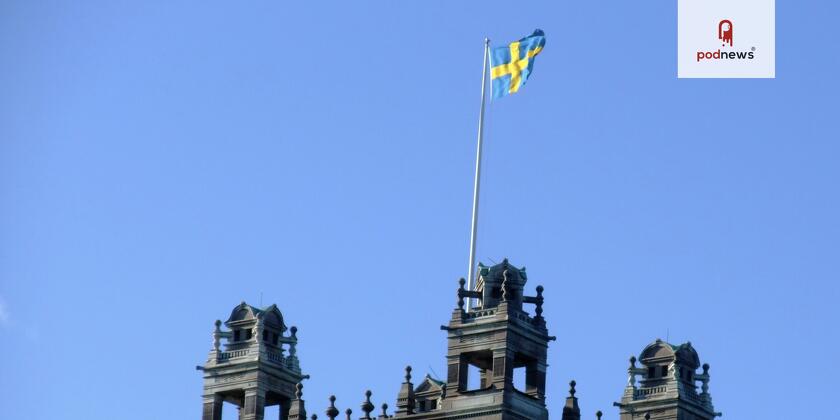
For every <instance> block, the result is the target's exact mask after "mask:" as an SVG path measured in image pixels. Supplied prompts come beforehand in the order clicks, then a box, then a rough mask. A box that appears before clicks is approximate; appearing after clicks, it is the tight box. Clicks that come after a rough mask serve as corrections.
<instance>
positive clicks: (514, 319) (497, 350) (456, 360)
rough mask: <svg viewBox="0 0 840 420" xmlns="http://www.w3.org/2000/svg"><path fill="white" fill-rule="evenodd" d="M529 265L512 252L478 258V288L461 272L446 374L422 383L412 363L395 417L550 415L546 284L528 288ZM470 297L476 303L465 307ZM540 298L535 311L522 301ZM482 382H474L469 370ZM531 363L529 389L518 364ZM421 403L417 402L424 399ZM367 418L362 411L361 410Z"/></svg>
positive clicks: (537, 419)
mask: <svg viewBox="0 0 840 420" xmlns="http://www.w3.org/2000/svg"><path fill="white" fill-rule="evenodd" d="M526 281H527V276H526V275H525V269H524V268H522V269H518V268H516V267H514V266H513V265H511V264H509V263H508V261H507V260H505V261H504V262H502V263H501V264H498V265H495V266H493V267H486V266H483V265H479V279H478V281H477V284H476V290H466V289H464V283H465V282H464V280H463V279H461V281H460V287H459V289H458V308H456V309H455V310H454V311H453V312H452V318H451V319H450V321H449V324H448V325H447V326H443V327H441V328H442V329H443V330H445V331H447V336H448V338H447V342H448V351H447V354H446V361H447V375H446V376H447V377H446V381H445V382H443V381H435V380H432V379H431V378H429V377H427V378H426V379H425V380H424V381H423V383H421V384H420V386H419V387H418V388H416V389H415V388H414V385H413V384H412V383H411V369H410V368H407V369H406V371H407V372H406V380H405V382H403V384H402V386H401V388H400V392H399V394H398V396H397V406H396V408H397V410H396V412H395V415H394V417H395V418H411V419H418V420H420V419H452V418H470V419H480V420H509V419H529V420H547V419H548V410H547V409H546V407H545V374H546V367H547V366H548V364H547V353H548V342H549V341H551V340H554V337H550V336H549V335H548V330H547V329H546V325H545V319H544V318H543V317H542V305H543V297H542V291H543V288H542V287H537V289H536V290H537V294H536V296H533V297H530V296H525V289H524V287H525V282H526ZM465 299H476V300H477V302H478V304H477V305H476V306H475V307H473V308H471V309H469V310H465V309H464V306H465ZM526 303H528V304H535V305H536V308H535V310H534V314H535V315H534V316H531V315H529V314H528V313H527V312H525V310H524V309H523V304H526ZM471 366H472V367H473V368H474V369H475V370H476V372H478V375H479V381H478V382H479V385H478V387H477V388H475V389H470V388H469V383H470V382H469V378H468V376H469V371H470V367H471ZM515 369H523V370H524V371H525V384H524V386H523V387H522V388H523V389H516V388H515V387H514V379H513V378H514V370H515ZM418 403H419V404H418ZM363 418H364V417H363Z"/></svg>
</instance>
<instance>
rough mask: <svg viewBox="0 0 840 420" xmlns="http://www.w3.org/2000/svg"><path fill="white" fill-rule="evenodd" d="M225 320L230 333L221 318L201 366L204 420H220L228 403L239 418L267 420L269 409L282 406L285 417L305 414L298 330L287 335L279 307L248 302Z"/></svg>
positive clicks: (237, 307)
mask: <svg viewBox="0 0 840 420" xmlns="http://www.w3.org/2000/svg"><path fill="white" fill-rule="evenodd" d="M224 324H225V327H227V329H228V331H223V330H222V328H221V326H222V322H221V321H218V320H217V321H216V328H215V330H214V331H213V348H212V349H211V350H210V355H209V356H208V358H207V363H206V364H205V365H204V366H203V367H201V366H199V367H198V369H199V370H202V371H204V393H203V400H204V404H203V412H202V417H201V418H202V420H221V419H222V405H223V403H224V402H228V403H231V404H234V405H235V406H237V407H238V408H239V419H240V420H262V419H263V413H264V410H265V407H266V406H270V405H278V404H279V405H280V420H286V419H291V420H295V419H296V418H305V416H306V413H305V410H303V401H301V400H300V384H299V383H300V381H301V380H302V379H303V378H305V377H306V376H305V375H302V374H301V371H300V364H299V362H298V358H297V355H296V348H295V346H296V345H297V336H296V333H297V329H296V328H295V327H292V328H291V330H290V334H289V335H288V336H287V335H284V334H285V332H286V330H287V328H286V325H285V324H284V323H283V314H281V313H280V311H279V310H278V309H277V306H276V305H271V306H269V307H267V308H263V309H258V308H255V307H253V306H251V305H248V304H247V303H245V302H242V303H241V304H239V305H238V306H236V307H235V308H233V311H232V312H231V314H230V318H228V320H227V321H226V322H225V323H224ZM222 339H225V341H226V343H225V344H224V349H222V347H221V341H222ZM286 346H288V350H289V354H288V355H286V354H285V350H286ZM296 384H297V385H298V389H297V392H296V391H295V385H296ZM296 394H297V395H296ZM301 412H302V413H301ZM301 414H302V416H301Z"/></svg>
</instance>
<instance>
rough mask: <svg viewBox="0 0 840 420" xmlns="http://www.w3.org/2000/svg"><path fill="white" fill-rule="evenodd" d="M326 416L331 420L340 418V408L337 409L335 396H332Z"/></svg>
mask: <svg viewBox="0 0 840 420" xmlns="http://www.w3.org/2000/svg"><path fill="white" fill-rule="evenodd" d="M325 414H326V415H327V417H329V418H330V420H333V419H335V418H336V417H337V416H338V408H336V407H335V395H330V406H329V407H328V408H327V411H326V413H325Z"/></svg>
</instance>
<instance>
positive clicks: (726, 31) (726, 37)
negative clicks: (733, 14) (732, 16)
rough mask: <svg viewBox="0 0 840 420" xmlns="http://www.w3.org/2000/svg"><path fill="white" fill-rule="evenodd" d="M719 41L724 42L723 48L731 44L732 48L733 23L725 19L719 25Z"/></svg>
mask: <svg viewBox="0 0 840 420" xmlns="http://www.w3.org/2000/svg"><path fill="white" fill-rule="evenodd" d="M718 39H720V40H721V41H723V46H726V43H729V46H730V47H731V46H732V21H730V20H729V19H724V20H722V21H720V23H718Z"/></svg>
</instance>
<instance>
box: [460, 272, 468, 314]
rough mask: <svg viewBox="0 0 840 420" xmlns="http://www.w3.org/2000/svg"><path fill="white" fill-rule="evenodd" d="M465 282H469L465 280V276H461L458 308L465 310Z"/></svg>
mask: <svg viewBox="0 0 840 420" xmlns="http://www.w3.org/2000/svg"><path fill="white" fill-rule="evenodd" d="M465 284H467V281H466V280H464V278H463V277H461V279H460V280H458V309H460V310H464V294H465V293H464V291H465V290H464V285H465Z"/></svg>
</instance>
